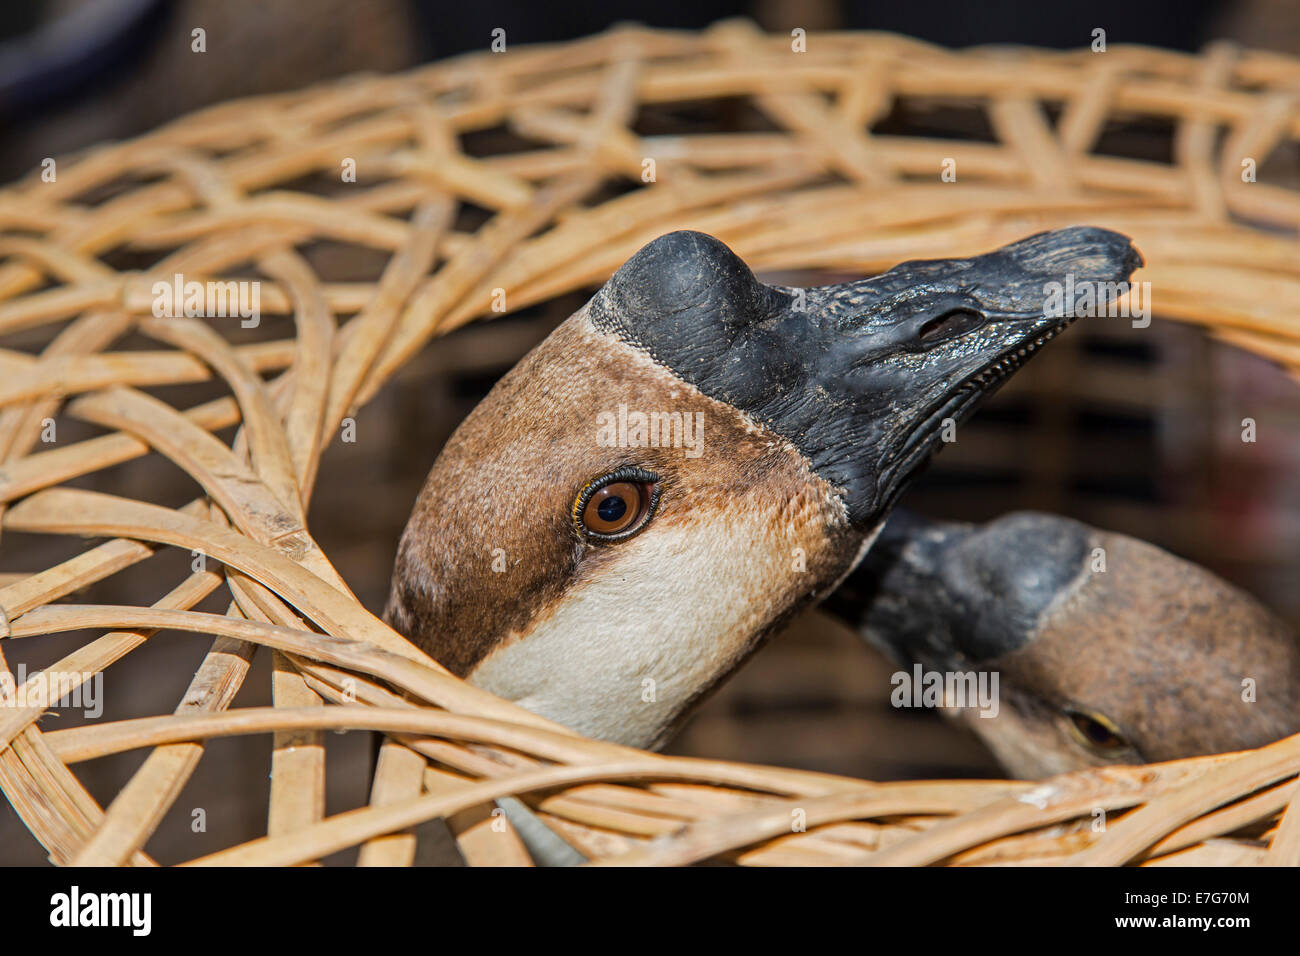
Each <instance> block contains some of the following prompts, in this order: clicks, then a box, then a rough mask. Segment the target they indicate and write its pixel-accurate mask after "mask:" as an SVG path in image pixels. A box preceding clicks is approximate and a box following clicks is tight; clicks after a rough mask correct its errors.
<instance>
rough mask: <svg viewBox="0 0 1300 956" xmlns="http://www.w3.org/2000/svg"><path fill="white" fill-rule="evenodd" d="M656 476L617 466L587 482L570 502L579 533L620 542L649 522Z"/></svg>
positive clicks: (655, 488)
mask: <svg viewBox="0 0 1300 956" xmlns="http://www.w3.org/2000/svg"><path fill="white" fill-rule="evenodd" d="M658 481H659V476H658V475H655V474H652V473H650V472H647V471H642V470H641V469H639V468H620V469H619V470H618V471H615V472H613V473H611V474H608V475H605V476H604V477H602V478H598V479H597V480H595V481H593V482H592V483H591V484H589V485H587V487H586V488H584V489H583V490H582V493H581V494H579V495H578V499H577V501H575V502H574V504H573V522H574V525H575V526H576V527H577V529H578V532H579V533H580V534H582V535H583V536H585V537H587V538H590V539H592V540H596V541H620V540H622V539H624V538H630V537H631V536H632V535H634V534H636V533H637V532H638V531H640V530H641V529H642V528H644V527H645V526H646V524H647V523H648V522H649V521H650V518H651V517H652V516H653V515H654V509H655V506H656V505H657V504H658V500H659V491H658V486H657V484H656V483H657V482H658Z"/></svg>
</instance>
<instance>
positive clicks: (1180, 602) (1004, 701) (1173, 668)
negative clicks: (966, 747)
mask: <svg viewBox="0 0 1300 956" xmlns="http://www.w3.org/2000/svg"><path fill="white" fill-rule="evenodd" d="M822 609H823V610H824V611H827V612H829V613H830V614H831V615H832V616H834V617H837V618H839V619H840V620H841V621H844V622H845V623H847V624H848V625H849V626H850V627H851V628H853V629H855V630H856V631H857V632H858V634H859V635H861V636H862V638H863V639H864V640H865V641H867V643H869V644H871V645H873V646H875V647H877V648H879V649H880V650H883V651H884V652H885V653H886V654H888V655H889V656H890V657H891V658H893V659H894V660H896V661H898V662H900V663H902V664H903V665H904V666H906V667H908V668H912V669H916V668H921V669H922V671H921V672H922V673H925V672H930V673H943V674H974V673H978V672H984V673H986V674H992V673H996V674H997V675H998V678H999V680H998V695H999V701H998V707H997V708H996V713H991V712H990V713H988V716H981V712H980V710H979V709H977V708H973V707H962V708H959V709H958V708H947V707H945V709H944V713H945V714H946V715H948V716H952V717H953V718H954V719H956V720H957V721H958V722H959V723H961V724H962V725H964V726H966V727H968V728H969V729H971V730H972V731H974V733H975V735H976V736H977V737H979V738H980V739H981V740H982V741H983V742H984V743H985V744H986V745H987V746H988V748H989V750H990V751H991V752H992V753H993V755H994V757H995V758H996V759H997V760H998V762H999V763H1000V764H1001V765H1002V766H1003V768H1004V769H1005V770H1006V771H1007V772H1008V773H1009V774H1011V775H1012V776H1016V777H1022V778H1026V779H1038V778H1042V777H1047V776H1050V775H1053V774H1057V773H1062V772H1065V771H1067V770H1078V769H1083V768H1085V767H1093V766H1100V765H1103V764H1114V763H1123V764H1135V763H1144V762H1151V761H1162V760H1173V759H1177V758H1181V757H1192V756H1197V755H1201V754H1212V753H1223V752H1225V751H1230V750H1245V749H1249V748H1253V747H1259V746H1263V745H1264V744H1266V743H1270V742H1272V741H1274V740H1278V739H1279V738H1282V737H1285V736H1288V735H1290V734H1294V733H1297V732H1300V641H1297V639H1296V635H1295V634H1294V633H1293V632H1292V631H1291V630H1290V629H1289V628H1288V627H1287V625H1286V624H1284V623H1283V622H1282V621H1281V620H1280V619H1278V617H1277V616H1276V615H1274V614H1273V613H1272V612H1271V611H1269V610H1268V609H1266V608H1265V607H1264V606H1263V605H1261V604H1260V603H1259V602H1258V601H1257V600H1255V598H1253V597H1251V596H1250V595H1249V594H1247V593H1246V592H1244V591H1242V590H1240V589H1239V588H1236V587H1234V586H1233V585H1231V584H1229V583H1228V582H1226V581H1224V580H1223V579H1221V578H1219V577H1218V576H1216V575H1214V574H1212V573H1211V572H1209V571H1207V570H1206V569H1205V568H1202V567H1200V566H1199V565H1196V564H1193V563H1191V562H1189V561H1185V560H1183V559H1182V558H1178V557H1176V556H1174V555H1172V554H1170V553H1169V552H1167V551H1164V550H1162V549H1160V548H1157V547H1155V546H1154V545H1151V544H1148V543H1147V542H1145V541H1140V540H1138V539H1136V538H1132V537H1129V536H1127V535H1123V534H1118V533H1115V532H1111V531H1100V530H1097V529H1095V528H1092V527H1089V526H1088V525H1085V524H1081V523H1080V522H1078V521H1073V520H1071V519H1069V518H1063V517H1059V516H1057V515H1049V514H1041V513H1037V512H1015V513H1012V514H1008V515H1003V516H1002V517H1000V518H997V519H996V520H994V521H991V522H989V523H987V524H982V525H980V524H967V523H961V522H949V521H937V520H932V519H929V518H925V517H922V516H920V515H917V514H914V513H912V512H910V511H907V510H904V509H898V510H896V511H895V512H894V513H893V514H892V515H891V517H890V518H889V520H888V522H887V523H886V524H885V527H884V529H883V531H882V532H881V533H880V535H879V537H878V539H877V540H876V543H875V544H874V545H873V546H872V548H871V551H870V553H869V554H868V555H867V557H866V559H865V560H864V561H863V562H862V564H861V565H860V566H859V567H858V568H857V569H856V570H855V571H854V572H853V574H851V575H850V576H849V578H848V579H847V580H846V581H845V582H844V584H843V585H842V586H841V587H840V589H839V590H838V591H837V592H836V593H835V594H834V595H832V596H831V597H830V598H829V599H828V600H827V601H826V602H825V603H824V604H823V605H822ZM903 673H904V674H907V673H908V672H903ZM900 685H901V679H900ZM986 710H988V711H991V710H992V709H991V708H987V709H986Z"/></svg>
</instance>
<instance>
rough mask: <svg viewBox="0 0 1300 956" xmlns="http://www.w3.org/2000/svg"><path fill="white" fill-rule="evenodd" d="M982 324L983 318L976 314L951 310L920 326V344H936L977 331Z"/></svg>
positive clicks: (965, 310) (967, 310) (961, 310)
mask: <svg viewBox="0 0 1300 956" xmlns="http://www.w3.org/2000/svg"><path fill="white" fill-rule="evenodd" d="M983 322H984V316H982V315H980V314H979V313H978V312H972V311H971V310H970V309H953V310H952V311H951V312H945V313H944V314H943V315H940V316H937V317H936V318H933V319H930V320H929V321H928V322H926V323H925V324H924V325H922V326H921V332H920V338H921V341H922V342H938V341H941V340H943V339H948V338H952V337H953V336H955V335H961V334H963V333H965V332H969V331H971V330H972V329H977V328H979V327H980V325H981V324H983Z"/></svg>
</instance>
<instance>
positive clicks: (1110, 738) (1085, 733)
mask: <svg viewBox="0 0 1300 956" xmlns="http://www.w3.org/2000/svg"><path fill="white" fill-rule="evenodd" d="M1064 712H1065V716H1066V719H1067V720H1068V721H1069V726H1070V730H1071V732H1072V733H1073V734H1074V736H1075V738H1076V739H1077V740H1078V741H1079V742H1080V743H1082V744H1083V745H1084V746H1086V747H1088V749H1090V750H1094V751H1096V752H1098V753H1102V754H1106V753H1115V752H1117V751H1120V750H1127V749H1128V748H1129V747H1130V746H1132V745H1131V744H1130V743H1129V742H1128V740H1127V739H1125V737H1124V735H1123V734H1122V733H1121V732H1120V730H1119V728H1118V727H1116V726H1115V725H1114V724H1113V723H1112V722H1111V721H1110V720H1109V719H1108V718H1106V717H1104V716H1102V715H1101V714H1098V713H1095V712H1094V713H1086V712H1084V711H1081V710H1076V709H1075V708H1073V707H1066V708H1064Z"/></svg>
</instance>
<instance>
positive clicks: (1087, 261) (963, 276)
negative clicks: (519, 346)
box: [589, 227, 1142, 531]
mask: <svg viewBox="0 0 1300 956" xmlns="http://www.w3.org/2000/svg"><path fill="white" fill-rule="evenodd" d="M1141 264H1142V258H1141V256H1140V255H1138V253H1137V250H1135V249H1134V248H1133V246H1132V244H1131V243H1130V242H1129V240H1128V239H1127V238H1126V237H1124V236H1121V235H1119V234H1118V233H1114V232H1109V231H1107V230H1104V229H1093V228H1085V227H1076V228H1071V229H1061V230H1057V231H1055V232H1045V233H1040V234H1039V235H1036V236H1031V237H1030V238H1028V239H1024V240H1022V241H1020V242H1016V243H1013V244H1011V245H1009V246H1005V247H1003V248H1001V249H998V250H996V251H995V252H991V253H988V254H987V255H982V256H977V257H975V258H972V259H941V260H932V261H918V262H906V263H903V264H902V265H899V266H896V267H895V268H893V269H891V270H889V271H888V272H886V273H884V274H882V275H879V276H875V277H874V278H871V279H863V280H860V281H857V282H849V283H844V284H841V285H833V286H822V287H818V288H812V289H791V288H780V287H773V286H767V285H764V284H763V283H761V282H759V281H758V280H757V279H755V278H754V276H753V274H752V273H751V272H750V271H749V269H748V268H747V267H746V266H745V264H744V263H743V262H741V260H740V259H738V258H737V257H736V256H735V255H734V254H733V253H732V252H731V250H729V249H728V248H727V247H726V246H725V245H723V244H722V243H721V242H719V241H718V240H716V239H713V238H712V237H710V236H706V235H703V234H701V233H694V232H677V233H670V234H669V235H667V236H663V237H661V238H659V239H656V240H655V241H654V242H652V243H650V244H649V245H647V246H646V247H645V248H643V249H642V250H641V251H640V252H638V253H637V254H636V255H635V256H633V257H632V258H631V259H629V260H628V262H627V263H626V264H624V266H623V267H622V268H621V269H619V271H618V272H617V273H616V274H615V275H614V276H613V277H612V278H611V279H610V281H609V282H608V283H606V285H605V286H604V287H603V288H602V289H601V290H600V292H598V293H597V295H596V296H595V298H594V299H593V300H592V302H591V303H590V306H589V315H590V316H591V319H592V321H593V322H594V323H595V324H596V325H597V326H599V327H602V328H605V329H607V330H610V331H615V332H617V333H618V334H619V335H621V336H623V337H624V338H626V339H628V340H629V341H631V342H633V343H634V344H636V345H638V346H640V347H642V348H644V349H645V350H646V351H648V352H649V353H650V354H651V355H652V356H653V357H655V358H656V359H658V360H659V361H660V362H663V363H664V364H666V365H668V366H669V367H671V368H672V369H674V370H675V371H676V372H677V373H678V374H679V375H680V376H681V377H682V378H684V379H686V380H687V381H688V382H690V383H691V384H693V385H695V386H697V387H698V388H700V389H701V390H702V391H703V392H704V393H705V394H707V395H710V396H711V397H714V398H717V399H719V400H721V401H724V402H727V403H728V404H730V405H732V406H734V407H736V408H739V409H741V410H743V411H745V412H748V413H749V414H751V415H752V416H753V417H755V418H756V419H758V420H759V421H761V422H763V423H764V424H766V425H767V426H768V427H770V428H771V429H772V430H773V431H775V432H776V433H778V434H780V435H782V436H784V437H786V438H787V439H788V440H790V441H791V442H792V443H793V444H794V445H795V446H796V447H798V448H799V450H800V451H802V452H803V453H804V455H805V456H807V458H808V460H809V461H810V462H811V463H812V466H813V468H814V470H816V471H817V472H818V474H820V475H821V476H822V477H823V478H825V479H826V480H828V481H829V482H830V483H831V484H833V485H835V486H836V487H838V488H840V489H842V492H843V495H844V499H845V502H846V504H847V505H848V511H849V517H850V519H851V521H852V522H853V524H854V525H855V526H856V527H858V528H859V529H862V530H864V531H865V530H868V529H871V528H874V527H875V526H876V525H877V524H878V523H879V521H880V519H881V517H883V515H884V514H885V513H886V512H887V511H888V509H889V507H890V506H891V505H892V504H893V502H894V500H895V499H896V497H897V496H898V494H899V492H900V491H901V490H902V489H903V487H904V486H905V485H906V483H907V481H908V479H909V478H910V477H911V476H912V475H913V474H914V473H915V472H916V470H917V469H918V468H919V467H920V466H921V465H922V464H924V463H925V461H926V460H927V459H928V457H929V455H930V453H931V452H932V451H933V450H934V449H935V447H936V446H937V445H938V444H939V443H940V438H941V434H942V431H943V428H944V425H945V421H946V420H947V419H952V420H953V422H954V423H956V422H960V421H961V420H962V419H964V418H965V417H966V416H967V415H969V414H970V413H971V411H973V410H974V408H975V407H976V405H978V404H979V402H980V400H981V399H983V398H984V397H985V396H986V395H989V394H990V393H992V392H993V391H994V390H995V389H996V388H997V386H998V385H999V384H1001V382H1002V381H1003V380H1005V379H1006V377H1007V376H1008V375H1010V374H1011V373H1012V372H1013V371H1014V370H1015V369H1017V368H1019V367H1020V366H1021V365H1022V364H1024V362H1025V361H1026V360H1027V359H1028V358H1029V357H1030V356H1031V355H1032V354H1033V353H1034V352H1035V351H1037V350H1038V349H1039V348H1040V347H1041V346H1042V345H1043V344H1044V343H1045V342H1047V341H1048V340H1049V339H1051V338H1052V337H1053V336H1055V335H1056V334H1057V333H1059V332H1060V331H1061V330H1062V329H1063V328H1064V327H1065V326H1066V325H1067V324H1069V322H1070V321H1072V320H1073V318H1075V316H1074V315H1062V314H1060V310H1059V308H1057V307H1055V305H1056V303H1059V301H1060V299H1061V296H1060V294H1059V293H1060V290H1062V289H1063V288H1065V287H1067V286H1069V285H1070V284H1072V285H1073V288H1074V289H1076V290H1079V289H1084V288H1086V287H1089V286H1090V284H1091V286H1092V287H1094V289H1095V291H1094V296H1093V298H1091V299H1089V298H1087V297H1085V301H1100V302H1101V303H1102V304H1103V305H1104V304H1106V302H1107V301H1108V300H1109V299H1113V298H1114V297H1115V296H1116V295H1117V294H1118V293H1119V292H1121V291H1122V289H1121V288H1119V287H1118V286H1117V283H1122V282H1124V281H1126V280H1127V279H1128V277H1129V275H1130V274H1131V273H1132V272H1133V270H1134V269H1136V268H1137V267H1138V266H1140V265H1141Z"/></svg>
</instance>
